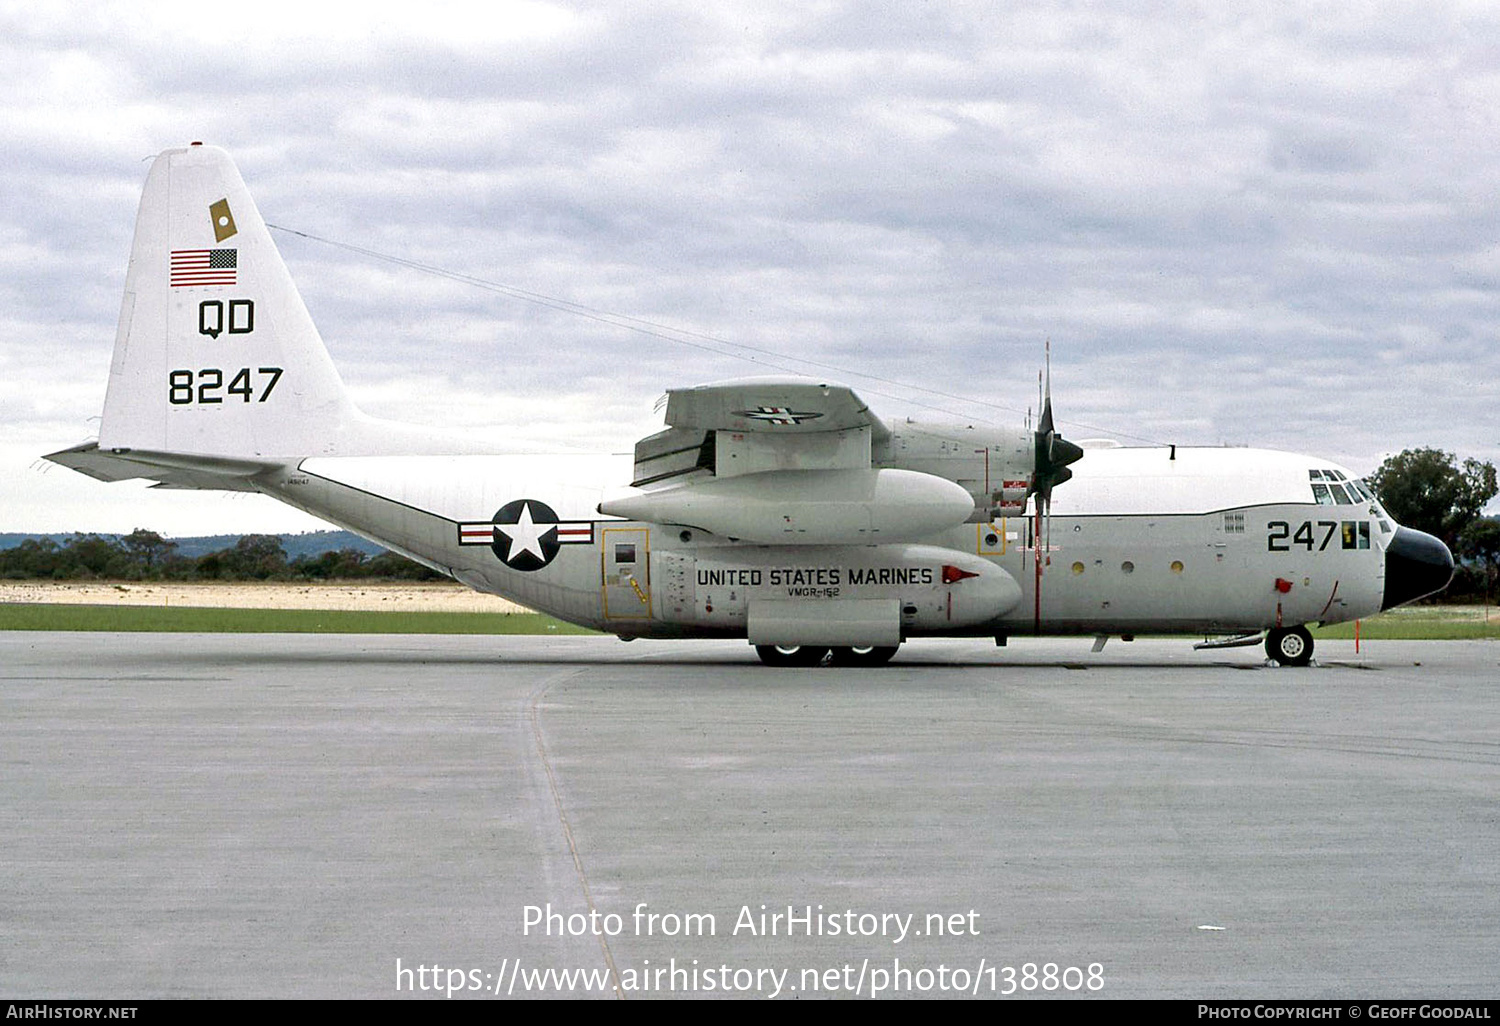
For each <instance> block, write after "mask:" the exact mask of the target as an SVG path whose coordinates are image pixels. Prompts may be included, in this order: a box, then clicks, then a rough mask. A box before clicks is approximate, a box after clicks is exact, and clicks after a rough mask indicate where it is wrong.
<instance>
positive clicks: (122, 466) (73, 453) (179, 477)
mask: <svg viewBox="0 0 1500 1026" xmlns="http://www.w3.org/2000/svg"><path fill="white" fill-rule="evenodd" d="M44 458H45V459H48V460H51V461H52V462H53V463H57V464H59V465H61V466H64V467H68V468H70V469H72V470H76V471H78V472H79V473H80V474H86V475H87V476H89V477H92V478H93V479H94V480H96V481H111V482H113V481H130V480H134V479H138V478H144V479H145V480H148V481H155V482H157V483H158V485H159V486H161V487H166V488H205V489H216V490H220V491H230V492H253V491H258V489H257V488H256V487H255V485H254V484H253V482H252V479H253V478H254V477H256V476H257V475H259V474H264V473H266V472H268V471H272V470H275V469H277V466H278V464H276V463H266V462H260V461H256V460H243V459H229V458H226V457H222V456H190V455H183V454H181V453H165V452H142V451H137V450H132V449H118V450H109V451H106V450H104V449H100V448H99V443H97V442H85V443H83V444H82V445H75V446H73V447H72V448H71V449H63V450H62V451H61V452H54V453H49V454H48V455H47V456H46V457H44Z"/></svg>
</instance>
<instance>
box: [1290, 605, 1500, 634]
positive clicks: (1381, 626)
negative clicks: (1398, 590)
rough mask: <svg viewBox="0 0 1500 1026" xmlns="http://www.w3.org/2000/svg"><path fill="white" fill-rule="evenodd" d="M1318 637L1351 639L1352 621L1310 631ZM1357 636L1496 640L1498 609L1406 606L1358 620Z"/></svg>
mask: <svg viewBox="0 0 1500 1026" xmlns="http://www.w3.org/2000/svg"><path fill="white" fill-rule="evenodd" d="M1313 635H1314V636H1315V637H1319V638H1352V637H1354V624H1352V623H1340V624H1334V625H1333V626H1331V627H1319V628H1316V629H1315V630H1314V631H1313ZM1359 636H1360V637H1361V638H1369V639H1371V640H1372V641H1466V640H1470V639H1474V638H1493V639H1497V640H1500V608H1496V607H1494V606H1490V607H1489V608H1488V609H1486V608H1485V607H1484V606H1407V607H1405V608H1404V609H1392V610H1391V611H1390V612H1388V613H1381V614H1380V615H1379V616H1374V617H1371V618H1370V619H1368V620H1362V621H1360V625H1359Z"/></svg>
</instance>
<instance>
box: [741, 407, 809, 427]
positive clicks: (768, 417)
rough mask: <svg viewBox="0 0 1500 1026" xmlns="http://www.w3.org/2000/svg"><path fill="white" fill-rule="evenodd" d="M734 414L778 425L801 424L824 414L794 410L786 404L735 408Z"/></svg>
mask: <svg viewBox="0 0 1500 1026" xmlns="http://www.w3.org/2000/svg"><path fill="white" fill-rule="evenodd" d="M734 415H735V416H736V417H745V418H747V419H749V420H761V421H765V422H766V423H767V424H775V425H778V426H786V425H791V424H801V423H802V422H803V421H804V420H817V419H818V418H819V417H821V416H823V415H822V414H821V413H812V412H804V411H800V410H793V409H791V408H789V407H786V406H757V407H756V408H755V409H753V410H735V411H734Z"/></svg>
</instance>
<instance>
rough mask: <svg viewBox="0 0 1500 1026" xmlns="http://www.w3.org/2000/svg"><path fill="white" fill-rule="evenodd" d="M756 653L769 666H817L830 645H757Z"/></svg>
mask: <svg viewBox="0 0 1500 1026" xmlns="http://www.w3.org/2000/svg"><path fill="white" fill-rule="evenodd" d="M755 654H756V655H758V656H760V661H761V662H763V663H765V664H766V665H767V666H817V665H819V664H820V663H822V662H823V657H824V656H826V655H827V654H828V646H826V645H824V646H821V647H820V646H818V645H756V646H755Z"/></svg>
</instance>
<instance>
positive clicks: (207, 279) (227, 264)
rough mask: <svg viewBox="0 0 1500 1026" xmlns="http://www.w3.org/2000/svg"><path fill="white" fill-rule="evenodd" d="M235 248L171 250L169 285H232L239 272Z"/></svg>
mask: <svg viewBox="0 0 1500 1026" xmlns="http://www.w3.org/2000/svg"><path fill="white" fill-rule="evenodd" d="M239 255H240V251H239V250H237V249H174V250H172V268H171V285H172V287H173V288H174V289H175V288H181V287H183V286H186V285H233V284H235V283H236V280H237V275H238V274H239V263H240V260H239Z"/></svg>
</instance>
